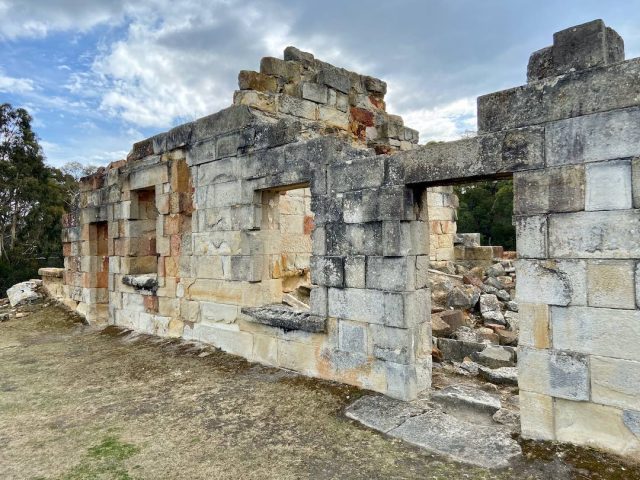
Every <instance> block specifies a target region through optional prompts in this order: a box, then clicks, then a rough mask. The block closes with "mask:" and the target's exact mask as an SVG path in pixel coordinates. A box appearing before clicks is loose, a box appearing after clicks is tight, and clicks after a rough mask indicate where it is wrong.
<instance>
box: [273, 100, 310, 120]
mask: <svg viewBox="0 0 640 480" xmlns="http://www.w3.org/2000/svg"><path fill="white" fill-rule="evenodd" d="M278 110H279V112H281V113H284V114H288V115H292V116H294V117H301V118H306V119H307V120H317V118H318V104H317V103H315V102H311V101H309V100H303V99H300V98H296V97H291V96H289V95H282V96H281V97H280V103H279V105H278Z"/></svg>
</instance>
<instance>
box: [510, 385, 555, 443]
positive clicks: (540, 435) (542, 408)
mask: <svg viewBox="0 0 640 480" xmlns="http://www.w3.org/2000/svg"><path fill="white" fill-rule="evenodd" d="M518 396H519V399H520V428H521V431H522V436H523V437H524V438H530V439H533V440H555V421H554V412H553V397H551V396H549V395H542V394H539V393H534V392H527V391H525V390H520V393H519V395H518Z"/></svg>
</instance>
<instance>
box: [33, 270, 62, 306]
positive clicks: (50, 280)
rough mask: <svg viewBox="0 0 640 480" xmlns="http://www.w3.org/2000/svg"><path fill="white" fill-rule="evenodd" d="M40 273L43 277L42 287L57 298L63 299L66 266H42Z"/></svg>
mask: <svg viewBox="0 0 640 480" xmlns="http://www.w3.org/2000/svg"><path fill="white" fill-rule="evenodd" d="M38 275H40V278H41V279H42V288H43V289H44V291H45V292H46V294H47V295H48V296H49V297H51V298H53V299H55V300H58V301H63V300H64V298H65V294H64V268H40V269H39V270H38Z"/></svg>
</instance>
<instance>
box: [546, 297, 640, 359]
mask: <svg viewBox="0 0 640 480" xmlns="http://www.w3.org/2000/svg"><path fill="white" fill-rule="evenodd" d="M551 331H552V332H553V348H557V349H560V350H571V351H574V352H580V353H584V354H589V355H600V356H603V357H613V358H622V359H626V360H635V361H640V348H638V345H640V310H619V309H608V308H590V307H568V308H560V307H552V308H551Z"/></svg>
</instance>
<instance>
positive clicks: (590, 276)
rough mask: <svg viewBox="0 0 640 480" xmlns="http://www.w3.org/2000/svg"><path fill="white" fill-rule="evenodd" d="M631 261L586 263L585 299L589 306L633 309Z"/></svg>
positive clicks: (632, 269)
mask: <svg viewBox="0 0 640 480" xmlns="http://www.w3.org/2000/svg"><path fill="white" fill-rule="evenodd" d="M634 267H635V264H634V262H633V261H625V260H593V261H590V262H589V263H588V264H587V292H588V293H587V300H588V304H589V306H591V307H605V308H624V309H630V310H632V309H634V308H635V307H636V299H635V281H634V277H635V275H634Z"/></svg>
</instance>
